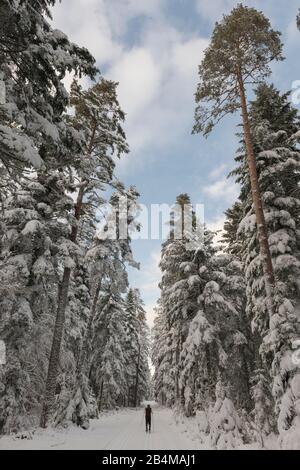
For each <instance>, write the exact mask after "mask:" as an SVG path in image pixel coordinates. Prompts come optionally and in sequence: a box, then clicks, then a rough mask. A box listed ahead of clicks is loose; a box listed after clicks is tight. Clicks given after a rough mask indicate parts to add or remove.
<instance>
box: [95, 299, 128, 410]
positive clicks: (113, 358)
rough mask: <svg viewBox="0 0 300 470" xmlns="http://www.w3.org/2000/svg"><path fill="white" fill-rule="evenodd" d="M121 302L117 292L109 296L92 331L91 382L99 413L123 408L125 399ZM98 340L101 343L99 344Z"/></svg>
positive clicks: (125, 375) (124, 319) (124, 328)
mask: <svg viewBox="0 0 300 470" xmlns="http://www.w3.org/2000/svg"><path fill="white" fill-rule="evenodd" d="M124 308H125V304H124V300H123V299H122V297H121V296H120V295H118V294H117V293H109V294H108V297H107V299H104V306H103V308H102V309H101V311H100V312H99V319H98V320H97V324H96V326H95V332H97V333H98V328H99V330H100V331H99V333H100V335H101V336H100V338H97V351H96V354H95V362H93V364H92V373H93V380H94V381H95V383H96V384H97V388H98V396H97V402H98V407H99V410H102V409H112V408H115V407H116V406H123V405H124V404H125V403H126V402H127V399H128V368H129V367H130V363H129V353H130V351H128V348H127V344H126V340H127V337H126V315H125V314H124ZM99 339H100V344H99Z"/></svg>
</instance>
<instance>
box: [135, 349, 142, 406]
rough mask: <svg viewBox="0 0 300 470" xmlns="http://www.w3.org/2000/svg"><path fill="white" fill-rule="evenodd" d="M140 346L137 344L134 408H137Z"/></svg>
mask: <svg viewBox="0 0 300 470" xmlns="http://www.w3.org/2000/svg"><path fill="white" fill-rule="evenodd" d="M140 357H141V345H140V343H139V352H138V360H137V365H136V376H135V387H134V406H135V408H136V407H137V398H138V387H139V369H140Z"/></svg>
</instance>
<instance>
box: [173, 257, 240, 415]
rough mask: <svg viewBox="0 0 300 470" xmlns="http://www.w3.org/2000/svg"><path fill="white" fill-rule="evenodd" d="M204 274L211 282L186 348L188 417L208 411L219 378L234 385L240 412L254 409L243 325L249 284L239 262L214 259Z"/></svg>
mask: <svg viewBox="0 0 300 470" xmlns="http://www.w3.org/2000/svg"><path fill="white" fill-rule="evenodd" d="M204 268H205V269H203V266H202V267H200V269H199V273H200V276H202V278H203V280H204V279H205V277H206V279H205V281H206V283H205V285H204V288H203V290H202V292H201V294H200V296H199V298H198V302H199V306H198V312H197V314H196V316H195V317H194V318H193V319H192V320H191V323H190V327H189V334H188V336H187V338H186V341H185V343H184V344H183V348H182V354H181V359H182V362H183V364H182V373H181V386H182V388H183V390H184V396H185V407H186V412H187V414H191V413H193V414H194V413H195V412H196V410H197V409H198V410H199V409H200V410H206V409H207V408H208V406H209V404H210V403H212V401H213V400H214V389H215V387H216V383H217V381H218V379H219V378H221V379H222V380H223V382H224V383H227V384H230V388H231V397H232V399H233V400H234V402H235V404H236V406H237V407H238V408H243V407H249V383H248V382H249V373H248V355H249V353H248V344H247V338H246V335H245V334H244V332H243V330H244V329H245V327H244V325H243V324H242V320H243V309H244V295H243V290H244V283H243V276H242V271H241V265H240V262H238V261H237V260H235V259H234V258H232V256H230V255H214V256H212V257H211V258H208V262H207V264H206V266H205V267H204Z"/></svg>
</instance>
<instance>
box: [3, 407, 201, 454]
mask: <svg viewBox="0 0 300 470" xmlns="http://www.w3.org/2000/svg"><path fill="white" fill-rule="evenodd" d="M199 447H200V446H199V445H198V446H197V444H196V442H194V441H193V440H191V439H189V438H188V436H187V435H186V433H184V432H183V429H182V428H180V426H179V425H176V423H175V420H174V417H173V413H172V411H171V410H169V409H165V408H154V409H153V421H152V430H151V433H146V431H145V423H144V409H143V408H139V409H137V410H133V409H125V410H120V411H119V412H117V413H113V414H107V415H105V414H104V415H102V416H100V419H94V420H91V425H90V428H89V429H88V430H86V431H84V430H83V429H80V428H77V427H70V428H68V429H60V430H55V429H53V428H51V429H47V430H41V429H39V430H38V431H36V432H35V434H34V436H33V439H30V440H28V439H16V438H15V437H11V436H5V437H3V438H1V439H0V449H54V450H58V449H96V450H125V449H129V450H130V449H131V450H133V449H134V450H135V449H137V450H138V449H141V450H152V449H155V450H196V449H197V448H199Z"/></svg>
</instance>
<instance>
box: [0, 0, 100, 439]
mask: <svg viewBox="0 0 300 470" xmlns="http://www.w3.org/2000/svg"><path fill="white" fill-rule="evenodd" d="M52 4H54V1H42V2H35V3H34V4H33V3H32V2H30V1H24V2H8V1H3V2H1V5H0V17H1V20H0V21H1V28H0V29H1V33H0V34H1V44H2V47H1V51H0V63H1V66H0V67H1V70H0V81H1V92H3V91H4V93H2V95H3V97H4V100H3V102H1V105H0V122H1V124H0V141H1V155H0V173H1V197H2V200H1V203H2V210H1V219H2V220H1V226H2V227H3V225H5V230H3V231H2V233H1V242H0V249H1V268H0V269H1V279H2V277H4V278H5V282H4V283H3V287H5V285H6V286H7V285H8V283H9V282H10V281H11V282H12V285H14V286H15V288H14V289H12V290H11V291H10V292H9V293H8V296H7V301H8V302H7V304H6V305H5V306H3V308H2V309H1V318H0V330H1V335H3V337H4V339H5V341H6V346H7V352H8V356H9V357H10V355H11V357H10V360H9V364H11V365H12V369H11V370H9V367H10V366H9V365H8V366H7V367H3V368H2V374H3V384H6V385H8V384H9V390H7V389H6V386H5V385H3V387H2V390H1V408H2V406H3V408H4V409H5V412H4V413H3V414H2V413H1V415H2V416H3V419H2V420H1V426H0V427H1V428H2V430H3V431H5V432H9V431H10V430H16V429H18V428H20V427H21V426H23V425H26V421H27V420H26V419H24V416H26V415H27V416H29V415H33V414H34V410H36V407H37V405H38V403H37V400H36V398H38V397H39V396H40V394H41V392H42V389H43V379H42V377H43V375H44V370H45V363H46V352H47V347H46V346H47V333H48V332H49V329H50V328H51V316H49V313H50V312H51V311H53V309H54V308H55V305H54V299H55V287H56V279H55V275H56V274H57V270H56V269H55V268H56V267H57V259H56V258H57V252H58V247H59V245H60V242H61V241H62V239H63V238H64V237H65V236H68V234H67V229H66V224H65V223H64V222H63V220H65V218H66V214H67V213H68V211H69V209H70V206H71V204H70V203H71V199H70V198H68V197H65V190H66V189H67V190H68V181H67V178H66V177H65V175H64V173H63V168H64V166H65V165H66V161H67V160H69V157H70V155H72V154H74V152H76V151H78V149H79V148H80V142H81V139H80V136H79V135H78V134H77V133H76V132H75V131H73V130H72V129H71V128H69V127H67V126H66V125H65V123H64V120H63V112H64V110H65V108H66V105H67V103H68V95H67V93H66V90H65V88H64V86H63V84H62V81H61V80H62V78H63V77H64V76H65V74H66V72H75V74H76V73H78V74H81V73H83V74H88V75H89V76H90V77H91V78H92V77H93V76H94V75H95V73H96V69H95V67H94V59H93V58H92V56H91V55H90V54H89V53H88V51H87V50H86V49H81V48H79V47H78V46H76V45H74V44H72V43H70V42H69V41H68V38H67V37H66V36H65V35H64V34H63V33H61V32H60V31H53V30H52V28H51V27H50V26H49V23H48V21H47V18H46V17H47V16H49V8H48V7H49V6H50V5H52ZM33 167H34V168H36V169H38V172H34V171H33ZM7 233H8V234H10V235H9V236H7ZM4 308H5V310H4ZM9 331H13V332H14V333H13V334H12V335H11V334H10V333H9ZM29 345H31V351H30V350H29V349H30V346H29ZM41 345H43V346H45V347H43V348H42V352H40V353H39V354H37V353H36V352H37V350H39V347H40V346H41ZM23 347H25V349H23ZM23 366H24V367H23ZM12 377H13V379H12ZM11 379H12V380H11ZM25 389H26V390H27V392H28V393H29V395H28V396H26V390H25ZM4 397H6V398H4ZM2 399H3V400H5V399H6V403H4V402H2Z"/></svg>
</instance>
